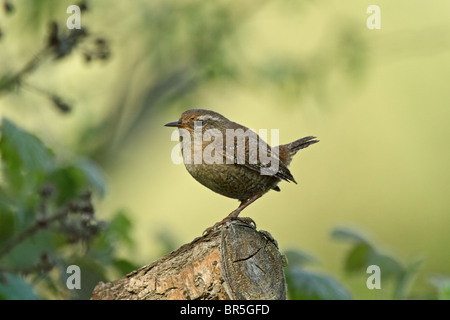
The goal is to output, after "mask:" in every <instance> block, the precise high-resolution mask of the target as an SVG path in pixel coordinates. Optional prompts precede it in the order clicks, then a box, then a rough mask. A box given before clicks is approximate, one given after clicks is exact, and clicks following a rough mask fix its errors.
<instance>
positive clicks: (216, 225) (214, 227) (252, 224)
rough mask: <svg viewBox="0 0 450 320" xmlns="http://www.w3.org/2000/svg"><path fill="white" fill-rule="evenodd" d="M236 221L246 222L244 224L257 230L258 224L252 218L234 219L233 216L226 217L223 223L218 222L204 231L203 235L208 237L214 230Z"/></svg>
mask: <svg viewBox="0 0 450 320" xmlns="http://www.w3.org/2000/svg"><path fill="white" fill-rule="evenodd" d="M236 220H238V221H241V222H244V223H246V224H248V225H250V226H252V228H255V229H256V223H255V221H254V220H253V219H252V218H249V217H233V216H228V217H226V218H225V219H223V220H222V221H220V222H217V223H216V224H214V225H213V226H212V227H209V228H207V229H205V231H203V234H202V235H203V236H206V235H207V234H209V233H210V232H212V231H214V230H217V229H218V228H219V227H221V226H223V225H225V224H227V223H228V222H231V221H236Z"/></svg>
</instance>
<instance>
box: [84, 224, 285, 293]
mask: <svg viewBox="0 0 450 320" xmlns="http://www.w3.org/2000/svg"><path fill="white" fill-rule="evenodd" d="M283 261H284V260H283V257H282V255H281V254H280V252H279V251H278V247H277V244H276V241H275V240H274V239H273V238H272V237H271V236H270V234H269V233H268V232H265V231H256V230H255V229H254V228H253V227H251V226H249V225H247V224H245V223H242V222H239V221H233V222H231V223H228V224H227V225H226V226H224V227H222V228H220V229H219V230H216V231H213V232H211V233H209V234H207V235H206V236H203V237H200V238H196V239H194V240H193V241H192V242H191V243H188V244H185V245H183V246H181V247H180V248H179V249H177V250H175V251H172V252H171V253H168V254H167V255H165V256H163V257H162V258H160V259H159V260H157V261H155V262H153V263H151V264H149V265H147V266H144V267H142V268H140V269H138V270H135V271H133V272H131V273H129V274H127V275H125V276H123V277H122V278H120V279H118V280H116V281H113V282H108V283H103V282H100V283H99V284H97V286H96V287H95V289H94V291H93V294H92V298H91V299H92V300H118V299H124V300H169V299H170V300H174V299H182V300H197V299H199V300H215V299H217V300H229V299H240V300H244V299H245V300H256V299H258V300H260V299H286V282H285V278H284V273H283V264H284V263H283Z"/></svg>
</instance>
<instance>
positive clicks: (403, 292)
mask: <svg viewBox="0 0 450 320" xmlns="http://www.w3.org/2000/svg"><path fill="white" fill-rule="evenodd" d="M421 265H422V260H416V261H414V262H413V263H411V264H410V265H409V266H408V268H406V270H404V271H402V272H401V273H400V275H399V276H398V282H397V286H396V287H395V291H394V299H397V300H398V299H406V298H407V292H408V290H409V289H410V287H411V284H412V283H413V281H414V278H415V276H416V275H417V273H418V271H419V268H420V266H421Z"/></svg>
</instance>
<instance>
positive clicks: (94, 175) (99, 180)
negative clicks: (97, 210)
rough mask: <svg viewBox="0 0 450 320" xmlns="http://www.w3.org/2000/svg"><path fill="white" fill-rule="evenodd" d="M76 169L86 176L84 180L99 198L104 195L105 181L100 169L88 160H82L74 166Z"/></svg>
mask: <svg viewBox="0 0 450 320" xmlns="http://www.w3.org/2000/svg"><path fill="white" fill-rule="evenodd" d="M76 167H77V168H79V169H80V170H81V171H83V173H84V174H85V176H86V179H87V180H88V181H89V183H90V184H91V185H92V187H94V188H95V189H96V190H97V191H98V193H99V194H100V196H102V197H103V196H104V195H105V189H106V188H105V185H106V184H105V179H104V177H103V173H102V171H101V170H100V168H99V167H98V166H97V165H96V164H95V163H94V162H92V161H90V160H88V159H83V160H81V161H80V162H78V163H77V164H76Z"/></svg>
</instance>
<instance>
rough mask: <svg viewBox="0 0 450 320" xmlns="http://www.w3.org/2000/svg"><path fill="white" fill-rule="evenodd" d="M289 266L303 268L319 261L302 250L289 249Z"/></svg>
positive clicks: (287, 256) (286, 252) (287, 252)
mask: <svg viewBox="0 0 450 320" xmlns="http://www.w3.org/2000/svg"><path fill="white" fill-rule="evenodd" d="M284 254H285V255H286V258H287V262H288V265H289V266H297V267H301V266H303V265H305V264H308V263H309V264H311V263H317V259H316V258H315V257H313V256H312V255H310V254H307V253H305V252H302V251H300V250H295V249H289V250H286V251H285V253H284Z"/></svg>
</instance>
